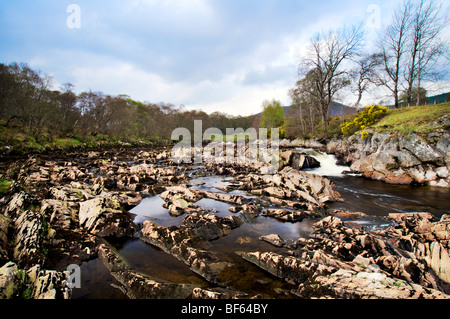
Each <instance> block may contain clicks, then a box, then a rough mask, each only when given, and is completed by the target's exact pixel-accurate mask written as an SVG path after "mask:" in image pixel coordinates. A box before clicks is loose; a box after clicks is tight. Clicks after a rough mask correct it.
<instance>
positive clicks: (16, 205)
mask: <svg viewBox="0 0 450 319" xmlns="http://www.w3.org/2000/svg"><path fill="white" fill-rule="evenodd" d="M280 163H281V165H280V168H279V170H277V171H271V170H270V169H268V168H267V166H265V165H264V164H262V163H259V164H254V163H253V164H243V165H238V164H215V163H210V164H205V165H193V164H183V165H177V164H175V163H174V162H173V161H172V159H171V157H170V150H169V149H151V150H149V149H146V150H144V149H115V150H108V151H96V152H94V151H90V152H77V153H65V154H61V155H58V154H53V155H39V156H37V155H36V156H32V157H30V158H27V159H23V160H16V161H13V162H11V163H8V164H7V165H6V164H5V165H4V173H3V175H4V177H5V178H8V179H9V180H13V181H14V182H13V183H12V185H11V188H10V190H9V192H8V193H7V194H6V195H5V196H4V197H3V198H2V199H1V201H0V204H1V214H0V298H36V299H38V298H66V299H67V298H71V297H72V293H73V289H76V288H73V286H72V285H71V280H72V278H73V277H71V273H70V271H69V270H68V266H69V265H82V263H83V262H86V261H89V260H94V259H98V260H100V261H101V262H102V264H103V265H104V268H105V269H107V271H108V272H109V273H110V275H111V276H112V277H113V278H115V283H114V287H116V288H117V290H118V291H120V293H121V294H123V295H124V296H126V297H127V298H133V299H147V298H149V299H154V298H166V299H173V298H213V299H218V298H400V299H405V298H448V297H450V296H449V295H448V294H449V293H450V286H449V283H450V259H449V249H450V218H449V217H448V215H443V216H442V217H441V218H440V219H439V220H436V218H435V217H434V216H433V215H431V214H423V213H421V214H418V213H417V214H416V213H411V214H392V215H389V216H388V213H386V219H387V220H389V221H390V225H391V226H390V227H387V228H383V229H374V230H371V231H369V230H366V229H364V228H361V226H360V224H358V223H352V220H358V219H360V218H363V217H364V213H362V212H345V211H340V210H331V209H329V207H328V204H329V203H331V202H336V201H337V202H339V201H342V200H343V199H342V197H341V195H340V194H339V192H338V191H337V190H336V188H335V185H334V184H333V182H331V181H330V180H329V179H328V178H326V177H322V176H318V175H314V174H311V173H307V172H304V171H302V169H303V168H305V165H307V166H308V167H310V166H311V165H316V166H317V165H320V163H317V162H316V161H314V159H313V158H309V157H307V156H306V155H305V154H301V153H299V152H297V151H295V150H293V149H282V150H281V151H280ZM199 176H212V177H214V176H218V177H219V178H226V179H227V183H224V184H221V185H218V186H217V187H216V188H213V189H210V188H209V189H204V188H202V187H200V186H201V185H199V184H196V183H194V179H195V178H196V177H199ZM146 198H158V199H159V202H160V206H161V207H162V209H163V214H165V215H167V217H170V218H172V221H173V223H170V224H164V223H163V222H162V220H161V221H160V220H159V219H158V218H152V217H151V216H150V217H149V218H143V219H138V218H137V217H136V215H135V214H134V213H132V212H130V211H132V210H133V208H135V207H136V206H138V205H139V204H140V203H141V202H143V200H144V199H146ZM211 201H212V203H213V206H214V203H222V204H223V205H225V207H227V209H226V212H224V211H218V210H217V209H214V207H212V208H211V207H205V205H204V203H209V202H211ZM155 208H156V207H155ZM263 219H270V220H273V221H275V222H276V223H277V225H278V224H280V225H284V224H288V225H303V224H305V223H306V221H308V224H309V225H312V226H311V227H309V228H310V229H309V230H308V231H307V232H305V233H304V235H305V236H300V237H298V236H297V238H284V237H285V236H284V234H282V233H277V232H275V233H270V234H267V233H266V234H265V235H261V236H257V238H256V240H257V241H258V243H255V235H252V234H250V233H248V234H247V235H245V232H246V229H247V228H246V227H248V226H249V225H255V224H257V223H258V221H260V220H263ZM175 221H176V222H175ZM237 233H239V234H240V235H239V236H237V235H236V234H237ZM227 238H232V240H228V241H226V246H227V249H226V250H227V251H228V252H229V251H231V252H232V254H233V256H231V257H230V256H229V255H226V254H224V253H222V251H220V250H219V249H218V247H221V245H223V244H222V243H223V241H222V239H225V240H226V239H227ZM128 239H130V240H138V241H140V242H143V243H147V244H148V245H150V246H152V247H156V248H157V249H160V250H161V251H162V252H163V253H164V254H166V255H167V256H168V258H173V259H174V260H177V262H179V263H180V264H182V265H184V267H187V269H188V270H189V271H190V272H192V274H195V276H196V277H197V278H199V279H196V280H186V281H183V279H177V280H169V279H167V278H160V276H157V275H155V274H154V272H143V271H140V270H137V269H135V267H134V266H133V263H132V262H131V261H129V260H127V258H125V257H124V256H123V255H122V254H121V252H120V251H119V250H118V249H116V245H115V243H116V242H118V241H120V240H128ZM229 243H232V244H229ZM242 263H247V264H248V265H254V266H255V267H256V268H257V269H260V271H261V274H265V275H264V278H263V276H262V275H261V278H253V279H252V280H253V281H254V282H252V283H250V285H253V286H254V287H265V288H264V289H261V292H259V291H258V289H248V290H247V289H246V288H245V287H247V286H248V284H247V286H245V285H237V284H235V283H236V277H239V276H242V274H241V273H240V272H241V271H242V269H243V268H242V267H241V266H240V265H241V264H242ZM160 272H164V270H160ZM269 281H271V282H272V281H273V282H276V283H277V284H276V285H271V284H269V283H268V282H269ZM267 287H271V288H270V289H271V290H272V293H267V291H268V290H270V289H268V288H267Z"/></svg>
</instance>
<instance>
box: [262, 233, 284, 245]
mask: <svg viewBox="0 0 450 319" xmlns="http://www.w3.org/2000/svg"><path fill="white" fill-rule="evenodd" d="M259 240H263V241H265V242H268V243H269V244H272V245H274V246H277V247H283V246H284V245H285V244H286V242H285V241H284V239H283V238H281V237H280V235H278V234H270V235H266V236H261V237H259Z"/></svg>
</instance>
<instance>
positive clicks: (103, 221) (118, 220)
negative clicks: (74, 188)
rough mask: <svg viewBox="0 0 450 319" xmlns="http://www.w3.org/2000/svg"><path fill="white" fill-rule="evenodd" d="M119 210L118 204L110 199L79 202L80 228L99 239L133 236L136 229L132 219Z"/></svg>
mask: <svg viewBox="0 0 450 319" xmlns="http://www.w3.org/2000/svg"><path fill="white" fill-rule="evenodd" d="M119 208H120V204H119V202H118V201H117V200H116V199H114V198H110V197H100V196H99V197H96V198H94V199H91V200H88V201H85V202H81V203H80V211H79V223H80V227H82V228H85V229H86V230H88V231H89V232H90V233H91V234H94V235H97V236H100V237H108V236H116V237H122V236H133V234H134V231H135V229H136V227H135V225H134V224H133V221H132V218H131V216H130V214H129V213H128V212H123V211H122V210H119Z"/></svg>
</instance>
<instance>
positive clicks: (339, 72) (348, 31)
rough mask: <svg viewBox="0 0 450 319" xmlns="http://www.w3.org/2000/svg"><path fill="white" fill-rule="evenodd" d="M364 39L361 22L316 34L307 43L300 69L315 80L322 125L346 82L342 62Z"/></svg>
mask: <svg viewBox="0 0 450 319" xmlns="http://www.w3.org/2000/svg"><path fill="white" fill-rule="evenodd" d="M363 38H364V31H363V25H362V24H361V25H359V26H353V27H351V28H346V27H344V28H341V29H338V30H336V31H330V32H327V33H323V32H321V33H317V34H316V35H315V36H314V37H313V38H312V39H311V42H310V50H309V51H308V54H307V55H306V56H304V57H303V58H301V60H300V68H299V69H300V71H301V73H302V75H303V76H306V75H307V74H308V75H309V76H310V77H311V79H313V81H314V85H313V87H314V90H313V92H311V94H314V95H315V97H316V98H317V100H318V101H319V107H320V114H321V118H322V125H323V128H324V129H325V130H326V128H327V126H328V115H329V108H330V105H331V102H332V99H333V97H334V96H335V94H336V93H337V92H338V91H339V90H341V89H342V88H343V87H345V86H347V85H348V84H349V83H350V82H349V77H348V71H347V70H346V69H345V68H344V67H343V66H344V64H345V63H344V62H345V61H348V60H350V59H352V58H353V57H355V56H356V55H357V54H358V53H359V49H360V46H361V43H362V40H363Z"/></svg>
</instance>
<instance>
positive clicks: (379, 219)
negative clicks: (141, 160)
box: [73, 149, 450, 299]
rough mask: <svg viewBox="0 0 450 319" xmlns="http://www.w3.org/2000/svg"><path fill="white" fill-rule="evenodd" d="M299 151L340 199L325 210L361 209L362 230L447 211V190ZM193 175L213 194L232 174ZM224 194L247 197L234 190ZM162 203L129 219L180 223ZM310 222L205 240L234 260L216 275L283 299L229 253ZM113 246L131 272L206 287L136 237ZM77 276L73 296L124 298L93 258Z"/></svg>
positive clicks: (255, 223) (255, 225) (265, 247)
mask: <svg viewBox="0 0 450 319" xmlns="http://www.w3.org/2000/svg"><path fill="white" fill-rule="evenodd" d="M299 150H300V151H302V152H305V153H307V154H308V155H311V156H313V157H315V158H316V159H317V160H318V161H319V162H320V163H321V167H320V168H316V169H309V170H307V172H309V173H314V174H318V175H322V176H327V177H329V178H330V179H331V180H332V181H333V182H334V183H335V184H336V187H337V188H336V190H337V191H339V192H340V193H341V195H342V197H343V198H344V200H345V201H344V202H343V203H331V204H330V205H329V208H331V209H340V210H347V211H353V212H364V213H366V214H367V217H365V218H362V219H359V220H357V221H352V222H356V223H359V224H361V226H364V227H366V228H368V229H371V228H380V227H387V226H389V225H391V224H392V221H391V220H388V219H387V218H386V217H387V215H388V214H389V213H393V212H412V211H426V212H431V213H433V214H434V215H435V216H436V217H437V218H438V217H440V216H441V215H442V214H444V213H448V207H450V198H449V196H448V190H447V189H441V188H433V187H414V186H404V185H390V184H386V183H383V182H378V181H371V180H367V179H364V178H362V177H357V176H352V175H347V174H344V173H342V172H343V171H345V170H348V167H346V166H339V165H336V158H335V157H334V156H333V155H328V154H325V153H321V152H318V151H316V150H313V149H299ZM193 177H194V178H193V179H192V180H191V181H190V185H191V187H192V188H194V189H198V190H206V191H212V192H219V193H223V191H221V190H219V189H217V188H216V187H217V186H220V185H230V184H231V181H232V178H224V177H222V176H202V177H195V174H193ZM230 193H231V194H236V195H242V196H247V197H252V196H249V195H248V194H246V193H245V192H243V191H239V190H237V191H233V192H230ZM162 204H163V200H162V199H161V198H160V197H159V196H158V195H157V196H151V197H148V198H146V199H144V200H143V201H142V202H141V203H140V204H139V205H138V206H137V207H135V208H134V209H133V210H132V211H131V212H132V213H133V214H135V215H136V217H135V223H137V224H141V223H143V221H144V220H152V221H154V222H156V223H157V224H159V225H162V226H172V225H174V226H179V225H181V223H182V219H183V217H184V216H180V217H173V216H170V215H169V214H168V211H167V209H165V208H164V207H162ZM196 205H199V206H202V207H203V208H205V209H213V210H215V213H216V214H217V215H219V216H228V215H230V214H232V213H231V212H230V211H229V210H228V209H229V208H230V207H231V206H232V205H231V204H227V203H224V202H221V201H217V200H213V199H207V198H204V199H202V200H200V201H198V202H197V203H196ZM316 221H317V220H313V219H304V220H303V221H302V222H298V223H285V222H280V221H278V220H276V219H273V218H270V217H263V216H259V217H257V218H255V219H254V220H252V221H250V222H248V223H245V224H243V225H242V226H240V227H238V228H237V229H234V230H233V231H232V232H231V233H230V234H229V235H227V236H224V237H222V238H220V239H217V240H214V241H211V242H210V247H209V250H210V251H214V252H216V253H217V254H218V256H219V257H220V259H221V260H223V261H227V262H231V263H233V264H234V266H233V267H232V268H230V271H229V272H227V273H226V274H225V275H224V276H222V277H223V278H220V279H221V280H222V281H223V282H227V284H228V285H229V286H231V287H233V288H235V289H237V290H240V291H244V292H247V293H249V294H263V296H265V297H269V298H270V297H276V298H283V297H287V296H285V295H282V294H281V295H280V291H282V290H280V289H283V288H286V289H289V288H292V287H287V284H285V283H283V282H282V281H281V280H278V279H276V278H274V277H273V276H271V275H269V274H267V273H266V272H265V271H263V270H261V269H259V268H258V267H256V266H254V265H252V264H250V263H248V262H246V261H244V260H243V259H242V258H240V257H238V256H237V255H236V254H235V251H256V250H260V251H276V250H277V248H275V247H274V246H272V245H270V244H268V243H266V242H263V241H261V240H259V237H260V236H263V235H269V234H273V233H276V234H279V235H280V236H281V237H282V238H283V239H285V240H287V241H295V240H297V239H298V238H299V237H306V236H308V234H309V233H310V232H311V226H312V224H313V223H315V222H316ZM113 245H114V246H115V248H116V249H117V250H118V251H119V253H120V254H121V255H122V256H123V257H124V258H125V259H126V260H127V261H128V262H129V264H130V265H131V266H132V268H133V269H135V270H137V271H140V272H142V273H146V274H148V275H150V276H153V277H156V278H160V279H164V280H169V281H172V282H179V283H192V284H196V285H198V286H199V287H210V284H209V283H208V282H206V281H205V280H204V279H203V278H201V277H200V276H198V275H196V274H195V273H193V272H192V271H191V270H190V269H189V267H188V266H187V265H185V264H184V263H183V262H181V261H179V260H178V259H176V258H175V257H173V256H171V255H169V254H167V253H165V252H163V251H161V250H160V249H158V248H156V247H154V246H152V245H149V244H146V243H144V242H142V241H141V240H139V239H127V240H124V241H119V242H116V243H113ZM81 276H82V285H81V286H82V287H81V288H80V289H74V290H73V298H74V299H79V298H125V296H124V295H123V294H122V293H121V292H120V290H119V289H117V288H114V285H115V284H117V283H116V281H115V279H114V278H112V276H111V274H109V271H108V270H107V269H106V267H104V266H103V264H102V263H101V262H100V261H99V260H98V259H95V260H92V261H89V262H86V263H83V264H82V265H81Z"/></svg>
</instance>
